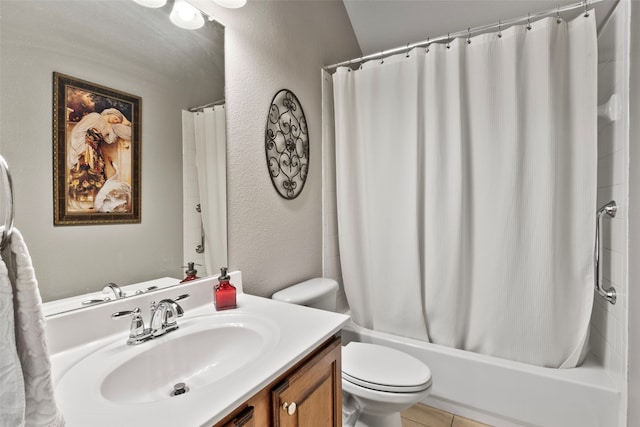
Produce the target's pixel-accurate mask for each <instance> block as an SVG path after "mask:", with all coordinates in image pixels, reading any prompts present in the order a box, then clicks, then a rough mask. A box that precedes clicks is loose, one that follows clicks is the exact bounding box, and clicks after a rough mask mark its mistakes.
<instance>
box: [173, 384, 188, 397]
mask: <svg viewBox="0 0 640 427" xmlns="http://www.w3.org/2000/svg"><path fill="white" fill-rule="evenodd" d="M188 391H189V387H187V385H186V384H185V383H178V384H176V385H174V386H173V390H171V393H169V394H170V395H171V396H180V395H181V394H185V393H186V392H188Z"/></svg>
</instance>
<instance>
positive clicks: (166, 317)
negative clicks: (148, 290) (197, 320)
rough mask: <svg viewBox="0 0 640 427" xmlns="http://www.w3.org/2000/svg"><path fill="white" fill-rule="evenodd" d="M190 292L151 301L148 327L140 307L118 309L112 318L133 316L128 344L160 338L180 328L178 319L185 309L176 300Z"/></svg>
mask: <svg viewBox="0 0 640 427" xmlns="http://www.w3.org/2000/svg"><path fill="white" fill-rule="evenodd" d="M188 297H189V294H184V295H180V296H179V297H177V298H174V299H169V298H167V299H163V300H161V301H160V302H159V303H158V304H156V303H155V301H153V302H152V303H151V321H150V324H149V327H148V328H145V327H144V320H143V319H142V315H141V314H140V313H141V312H140V308H138V307H136V308H134V309H133V310H126V311H118V312H116V313H113V314H112V315H111V318H112V319H118V318H120V317H124V316H132V318H131V326H130V327H129V338H128V339H127V344H129V345H137V344H141V343H143V342H145V341H149V340H151V339H153V338H158V337H160V336H162V335H164V334H166V333H169V332H171V331H175V330H176V329H178V323H177V322H176V319H177V318H178V317H182V315H183V314H184V310H183V309H182V307H180V305H179V304H178V303H177V302H176V301H179V300H182V299H185V298H188Z"/></svg>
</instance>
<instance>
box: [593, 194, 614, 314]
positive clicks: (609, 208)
mask: <svg viewBox="0 0 640 427" xmlns="http://www.w3.org/2000/svg"><path fill="white" fill-rule="evenodd" d="M617 212H618V205H616V202H614V201H611V202H609V203H607V204H606V205H604V206H602V207H601V208H600V209H598V214H597V218H596V247H595V251H594V264H595V267H596V271H595V278H594V279H595V288H596V291H598V293H599V294H600V296H602V297H603V298H604V299H606V300H607V301H609V302H610V303H611V304H615V303H616V297H617V296H616V290H615V288H614V287H613V286H612V287H610V288H608V289H604V288H603V285H602V271H601V270H600V253H601V252H602V239H600V229H601V228H602V217H603V216H604V215H605V214H607V215H609V216H610V217H611V218H615V216H616V213H617Z"/></svg>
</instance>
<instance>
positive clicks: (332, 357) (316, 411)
mask: <svg viewBox="0 0 640 427" xmlns="http://www.w3.org/2000/svg"><path fill="white" fill-rule="evenodd" d="M340 351H341V339H340V337H339V336H338V337H333V338H331V339H329V340H328V341H326V342H325V343H324V344H322V345H321V346H320V347H318V348H317V349H316V350H315V351H314V352H312V353H311V354H310V355H309V356H308V357H307V358H305V359H304V360H302V361H301V362H300V363H298V364H297V365H295V366H294V367H292V368H291V369H290V370H288V371H287V372H286V373H285V374H284V375H282V376H280V377H279V378H278V379H277V380H275V381H274V382H273V383H272V384H271V385H269V386H267V387H265V388H264V389H262V390H261V391H259V392H258V393H257V394H255V395H254V396H253V397H252V398H251V399H249V400H248V401H247V402H246V403H245V404H244V405H241V406H240V407H239V408H237V409H236V410H235V411H234V412H232V413H231V414H230V415H229V416H227V417H226V418H225V419H223V420H222V421H221V422H220V423H218V424H216V426H215V427H239V426H247V427H250V426H256V427H269V426H274V427H280V426H282V427H290V426H291V427H293V426H301V427H339V426H341V425H342V380H341V364H340V362H341V359H340Z"/></svg>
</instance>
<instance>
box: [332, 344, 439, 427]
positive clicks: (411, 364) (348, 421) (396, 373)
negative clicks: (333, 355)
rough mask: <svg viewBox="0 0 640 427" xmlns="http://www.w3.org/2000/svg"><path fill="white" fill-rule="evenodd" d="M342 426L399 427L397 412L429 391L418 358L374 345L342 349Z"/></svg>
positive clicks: (426, 372)
mask: <svg viewBox="0 0 640 427" xmlns="http://www.w3.org/2000/svg"><path fill="white" fill-rule="evenodd" d="M342 391H343V408H342V414H343V425H344V426H358V427H360V426H362V427H365V426H366V427H378V426H379V427H400V426H401V420H400V412H401V411H403V410H405V409H406V408H408V407H410V406H413V405H414V404H416V403H418V402H419V401H421V400H422V399H424V398H425V397H427V395H429V393H430V392H431V370H430V369H429V367H428V366H427V365H425V364H424V363H422V362H421V361H419V360H418V359H416V358H414V357H413V356H410V355H408V354H406V353H403V352H401V351H398V350H395V349H392V348H389V347H384V346H381V345H377V344H368V343H361V342H350V343H349V344H347V345H346V346H344V347H343V348H342Z"/></svg>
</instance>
